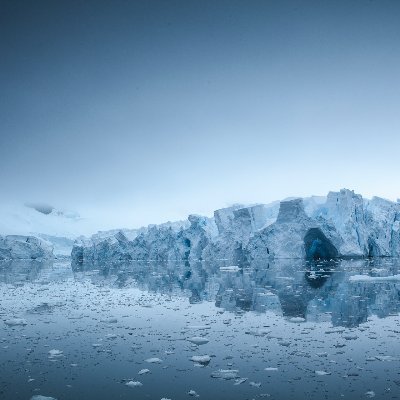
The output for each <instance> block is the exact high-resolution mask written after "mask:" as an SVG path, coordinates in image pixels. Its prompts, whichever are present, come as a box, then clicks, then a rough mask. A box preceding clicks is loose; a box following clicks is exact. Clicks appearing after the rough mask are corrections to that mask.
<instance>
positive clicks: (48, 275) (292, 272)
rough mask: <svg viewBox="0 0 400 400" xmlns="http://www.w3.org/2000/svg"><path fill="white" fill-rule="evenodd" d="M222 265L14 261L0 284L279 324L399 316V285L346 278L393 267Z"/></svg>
mask: <svg viewBox="0 0 400 400" xmlns="http://www.w3.org/2000/svg"><path fill="white" fill-rule="evenodd" d="M221 267H226V265H225V264H224V263H223V262H195V263H192V264H189V263H188V262H185V263H172V262H166V263H147V262H146V263H138V262H136V263H129V262H122V263H120V264H113V265H103V266H101V267H100V268H99V266H98V265H96V266H92V265H83V266H81V268H80V270H79V271H77V270H75V268H74V267H73V266H72V269H71V267H70V265H69V264H57V265H56V266H55V265H53V264H52V263H40V262H36V261H13V262H8V263H2V264H1V265H0V281H1V282H4V283H8V284H14V285H22V284H24V282H35V281H36V282H39V283H43V282H46V281H49V280H52V279H62V278H63V277H67V276H73V278H74V279H75V280H76V281H79V280H85V279H88V278H89V279H90V280H91V282H92V283H93V284H95V285H101V286H109V287H112V288H116V289H121V288H127V287H138V288H139V289H141V290H143V291H148V292H156V293H160V294H163V295H169V296H180V297H184V298H187V299H188V302H189V303H190V304H196V303H201V302H204V301H207V302H213V303H214V304H215V306H216V307H218V308H221V309H223V310H226V311H229V312H232V313H235V314H241V313H244V312H257V313H265V312H267V311H272V312H274V313H275V314H276V315H280V316H282V317H285V318H301V319H304V320H307V321H314V322H318V321H327V320H328V321H330V322H331V323H332V324H333V325H334V326H344V327H356V326H358V325H360V324H362V323H364V322H366V321H367V320H368V318H369V316H371V315H376V316H378V317H379V318H385V317H387V316H389V315H393V314H397V313H398V312H399V310H400V282H396V281H393V282H389V281H387V282H385V281H384V282H382V281H380V282H374V281H373V280H372V281H367V282H365V281H351V280H349V278H350V276H352V275H360V274H368V275H369V276H390V275H396V274H398V273H399V263H398V260H392V259H375V260H341V261H340V260H335V261H330V262H315V261H302V260H279V261H275V262H271V261H269V262H265V263H263V262H258V263H255V264H252V265H249V266H246V267H243V268H241V269H238V270H234V269H233V270H232V271H226V270H224V268H222V269H221Z"/></svg>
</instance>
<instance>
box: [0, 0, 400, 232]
mask: <svg viewBox="0 0 400 400" xmlns="http://www.w3.org/2000/svg"><path fill="white" fill-rule="evenodd" d="M0 50H1V53H0V54H1V56H0V135H1V137H0V179H1V200H3V201H17V202H25V201H39V200H40V201H46V202H49V203H52V204H54V205H56V206H60V207H67V208H71V209H76V210H78V211H80V212H81V213H82V214H84V215H89V216H92V217H98V218H101V219H102V220H103V221H104V225H105V227H109V226H121V225H124V226H135V225H141V224H147V223H150V222H161V221H165V220H168V219H177V218H182V217H184V216H185V215H186V214H188V213H190V212H197V213H210V212H211V211H212V210H214V209H216V208H219V207H223V206H225V205H227V204H230V203H234V202H269V201H272V200H276V199H280V198H284V197H287V196H298V195H300V196H303V195H310V194H326V193H327V192H328V191H329V190H338V189H340V188H342V187H348V188H352V189H355V190H356V191H357V192H359V193H362V194H363V195H366V196H367V197H368V196H371V195H374V194H375V195H380V196H383V197H387V198H391V199H396V198H397V197H400V179H399V173H400V1H398V0H394V1H385V0H379V1H351V0H346V1H324V0H320V1H295V0H293V1H282V0H279V1H278V0H277V1H251V0H250V1H249V0H247V1H233V0H229V1H218V0H213V1H188V0H186V1H169V0H163V1H148V0H146V1H115V0H113V1H111V0H110V1H101V0H95V1H40V0H37V1H33V0H32V1H18V0H10V1H4V0H0Z"/></svg>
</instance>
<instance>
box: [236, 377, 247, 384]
mask: <svg viewBox="0 0 400 400" xmlns="http://www.w3.org/2000/svg"><path fill="white" fill-rule="evenodd" d="M247 379H248V378H238V379H235V383H234V385H241V384H242V383H245V382H246V381H247Z"/></svg>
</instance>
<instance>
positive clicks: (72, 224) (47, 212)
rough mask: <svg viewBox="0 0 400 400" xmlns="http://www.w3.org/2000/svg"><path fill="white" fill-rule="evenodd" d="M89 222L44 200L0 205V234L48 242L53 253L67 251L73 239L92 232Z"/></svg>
mask: <svg viewBox="0 0 400 400" xmlns="http://www.w3.org/2000/svg"><path fill="white" fill-rule="evenodd" d="M93 232H94V231H93V227H92V223H91V222H90V221H88V220H86V219H84V218H82V217H80V215H79V214H78V213H76V212H72V211H66V210H60V209H56V208H54V207H53V206H50V205H48V204H44V203H27V204H25V205H22V204H21V205H19V204H12V205H2V206H1V207H0V235H4V236H7V235H19V236H21V235H23V236H33V237H37V238H41V239H43V240H44V241H47V242H50V243H51V244H52V245H53V247H54V252H55V254H56V255H67V256H69V255H70V254H71V249H72V246H73V243H74V240H75V239H76V238H77V237H79V236H81V235H91V234H92V233H93Z"/></svg>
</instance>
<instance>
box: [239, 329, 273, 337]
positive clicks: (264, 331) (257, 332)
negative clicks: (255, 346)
mask: <svg viewBox="0 0 400 400" xmlns="http://www.w3.org/2000/svg"><path fill="white" fill-rule="evenodd" d="M269 333H271V330H270V329H265V328H261V329H256V330H251V331H246V332H245V334H246V335H253V336H265V335H268V334H269Z"/></svg>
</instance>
